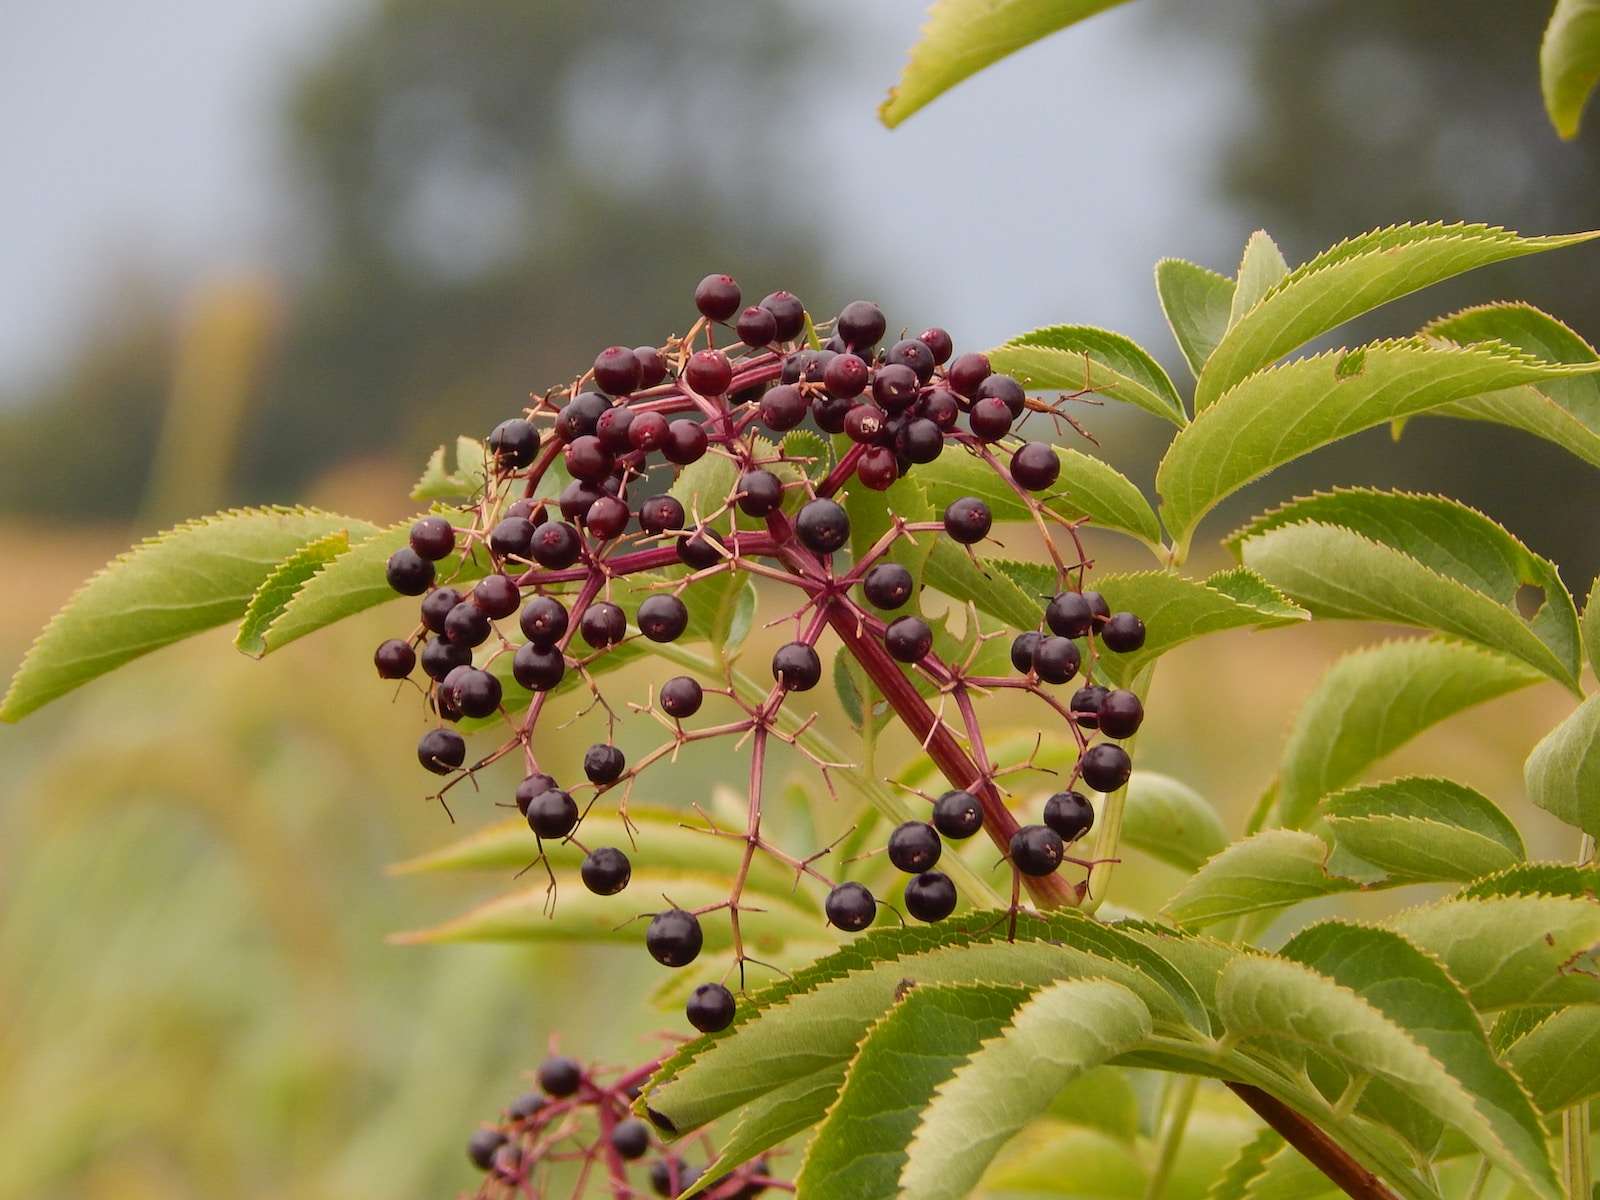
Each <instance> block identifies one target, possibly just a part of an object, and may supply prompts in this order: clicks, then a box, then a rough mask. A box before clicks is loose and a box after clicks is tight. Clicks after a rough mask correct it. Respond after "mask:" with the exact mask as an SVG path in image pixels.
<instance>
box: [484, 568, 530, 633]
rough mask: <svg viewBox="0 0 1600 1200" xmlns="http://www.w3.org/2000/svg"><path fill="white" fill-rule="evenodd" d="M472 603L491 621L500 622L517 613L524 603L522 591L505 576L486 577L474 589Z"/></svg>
mask: <svg viewBox="0 0 1600 1200" xmlns="http://www.w3.org/2000/svg"><path fill="white" fill-rule="evenodd" d="M472 602H473V603H474V604H476V605H477V606H478V607H479V608H481V609H482V610H483V611H484V612H485V613H486V614H487V615H488V616H489V618H490V619H491V620H495V621H498V620H499V619H500V618H501V617H509V616H510V615H511V614H512V613H514V612H516V611H517V606H518V605H519V604H521V603H522V590H521V589H520V588H518V587H517V585H516V583H515V581H514V580H512V579H510V578H509V577H507V576H505V575H501V574H498V573H496V574H494V575H485V576H484V577H483V578H482V579H480V580H478V582H477V583H476V584H474V585H473V587H472Z"/></svg>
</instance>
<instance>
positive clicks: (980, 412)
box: [967, 396, 1014, 442]
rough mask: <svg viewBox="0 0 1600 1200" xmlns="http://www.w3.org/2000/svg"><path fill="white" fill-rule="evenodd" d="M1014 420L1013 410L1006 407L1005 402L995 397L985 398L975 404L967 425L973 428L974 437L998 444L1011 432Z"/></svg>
mask: <svg viewBox="0 0 1600 1200" xmlns="http://www.w3.org/2000/svg"><path fill="white" fill-rule="evenodd" d="M1013 420H1014V418H1013V417H1012V415H1011V410H1010V409H1009V408H1007V407H1006V403H1005V401H1004V400H1001V399H999V398H998V397H995V396H985V397H984V398H983V399H981V400H977V401H974V402H973V405H972V414H971V416H969V417H968V418H967V423H968V424H969V425H970V426H971V427H972V432H973V435H974V436H975V437H977V438H978V439H980V440H981V441H985V442H998V441H999V440H1000V439H1001V438H1003V437H1005V436H1006V434H1008V433H1010V432H1011V423H1012V421H1013Z"/></svg>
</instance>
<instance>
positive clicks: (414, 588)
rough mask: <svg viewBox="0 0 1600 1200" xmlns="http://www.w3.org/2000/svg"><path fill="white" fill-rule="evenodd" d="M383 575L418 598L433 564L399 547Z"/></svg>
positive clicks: (429, 580) (402, 591) (405, 593)
mask: <svg viewBox="0 0 1600 1200" xmlns="http://www.w3.org/2000/svg"><path fill="white" fill-rule="evenodd" d="M841 511H843V510H841ZM384 575H385V577H386V578H387V579H388V580H389V586H390V587H392V588H393V589H394V590H395V591H397V592H399V593H400V594H401V595H402V596H420V595H422V593H423V592H425V591H427V590H428V585H429V584H430V583H432V582H433V564H432V563H431V562H429V561H428V560H427V559H425V558H423V557H422V555H420V554H418V553H417V552H416V551H415V550H413V549H412V548H411V547H410V546H401V547H400V549H398V550H396V551H395V552H394V553H393V554H391V555H390V556H389V565H388V566H387V567H386V568H385V569H384Z"/></svg>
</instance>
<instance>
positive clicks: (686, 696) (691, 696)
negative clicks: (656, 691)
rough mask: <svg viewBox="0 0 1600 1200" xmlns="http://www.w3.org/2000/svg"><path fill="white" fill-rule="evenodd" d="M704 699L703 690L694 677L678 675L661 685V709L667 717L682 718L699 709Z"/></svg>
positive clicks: (691, 714)
mask: <svg viewBox="0 0 1600 1200" xmlns="http://www.w3.org/2000/svg"><path fill="white" fill-rule="evenodd" d="M704 700H705V690H704V689H703V688H702V687H701V686H700V683H699V681H698V680H696V679H691V678H690V677H689V676H687V675H679V676H676V677H675V678H672V679H669V680H667V681H666V682H665V683H663V684H662V685H661V711H662V712H664V713H666V714H667V716H669V717H675V718H677V719H678V720H680V721H681V720H683V719H684V718H685V717H692V716H694V715H695V713H697V712H699V711H700V705H701V704H702V703H703V702H704Z"/></svg>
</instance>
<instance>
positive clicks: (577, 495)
mask: <svg viewBox="0 0 1600 1200" xmlns="http://www.w3.org/2000/svg"><path fill="white" fill-rule="evenodd" d="M589 440H590V441H593V440H594V439H593V438H590V439H589ZM603 495H605V493H604V492H602V491H601V490H600V483H599V481H596V482H593V483H589V482H587V481H585V480H582V479H574V480H573V481H572V482H571V483H569V484H567V486H566V487H564V488H562V489H561V495H560V496H558V497H557V498H556V503H557V504H558V505H560V507H561V515H562V516H563V517H565V518H566V519H567V520H568V521H569V522H571V523H572V524H574V525H581V524H582V523H583V522H584V521H585V520H587V519H588V516H589V509H590V508H591V507H592V506H593V504H594V502H595V501H596V500H598V499H600V497H601V496H603Z"/></svg>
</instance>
